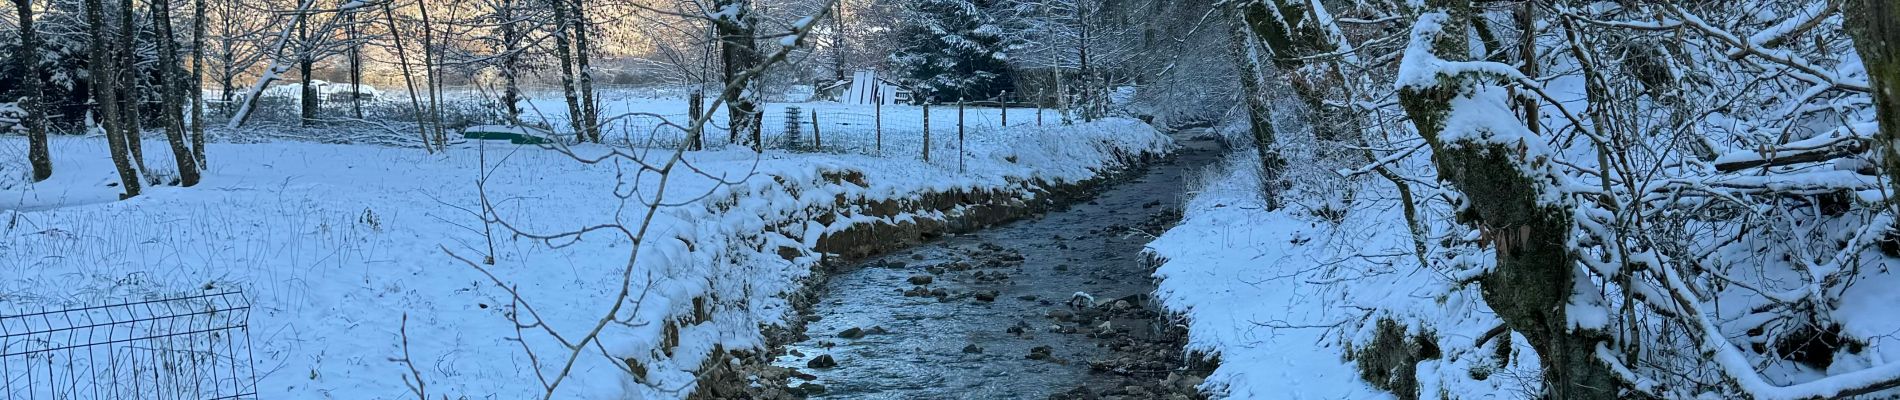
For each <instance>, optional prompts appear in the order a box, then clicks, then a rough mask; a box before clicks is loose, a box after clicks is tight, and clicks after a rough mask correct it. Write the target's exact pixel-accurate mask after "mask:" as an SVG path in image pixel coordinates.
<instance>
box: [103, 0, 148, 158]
mask: <svg viewBox="0 0 1900 400" xmlns="http://www.w3.org/2000/svg"><path fill="white" fill-rule="evenodd" d="M132 10H133V8H132V0H121V1H119V11H120V13H119V41H118V42H117V43H116V45H115V46H114V47H117V48H118V50H119V53H118V54H119V62H120V63H121V65H120V66H119V69H118V72H119V81H118V83H119V84H118V85H115V86H113V87H115V88H117V89H118V90H119V93H120V94H119V101H120V102H122V103H124V104H123V105H122V106H120V107H119V108H120V110H119V114H120V119H122V120H123V121H124V122H121V124H122V125H121V130H120V134H121V135H125V144H126V147H125V149H126V151H128V152H130V153H132V164H133V165H134V166H136V167H138V171H139V172H140V173H147V172H149V171H150V170H148V169H146V168H145V150H144V149H143V147H144V143H143V142H142V141H140V140H139V137H140V136H143V134H144V132H143V131H144V122H145V121H144V118H143V117H141V116H140V114H141V113H140V112H139V106H140V105H142V103H143V101H142V100H141V99H140V97H141V96H143V95H144V94H145V93H144V92H142V91H140V90H139V64H138V54H136V51H137V50H138V48H139V46H138V35H137V32H138V25H135V24H133V23H132V14H133V12H132ZM95 43H96V42H95ZM147 177H149V174H148V175H147Z"/></svg>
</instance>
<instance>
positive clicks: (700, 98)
mask: <svg viewBox="0 0 1900 400" xmlns="http://www.w3.org/2000/svg"><path fill="white" fill-rule="evenodd" d="M705 102H706V95H705V94H704V93H700V92H697V91H695V92H693V95H692V96H690V97H687V98H686V116H687V118H691V119H692V120H693V122H699V109H700V107H701V106H702V105H704V104H705ZM698 129H699V130H700V132H699V134H698V135H694V137H692V138H690V139H693V142H692V143H688V144H687V146H688V147H691V148H692V150H694V151H699V150H705V149H706V128H705V126H699V128H698Z"/></svg>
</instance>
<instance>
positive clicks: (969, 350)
mask: <svg viewBox="0 0 1900 400" xmlns="http://www.w3.org/2000/svg"><path fill="white" fill-rule="evenodd" d="M963 353H964V354H983V348H982V347H976V344H975V343H971V344H970V345H968V346H963Z"/></svg>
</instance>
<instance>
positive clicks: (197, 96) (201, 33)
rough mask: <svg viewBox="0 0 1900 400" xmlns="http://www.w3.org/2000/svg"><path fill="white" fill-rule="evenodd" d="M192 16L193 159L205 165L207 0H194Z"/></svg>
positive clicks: (203, 166) (200, 168)
mask: <svg viewBox="0 0 1900 400" xmlns="http://www.w3.org/2000/svg"><path fill="white" fill-rule="evenodd" d="M191 10H192V16H191V159H192V161H195V162H197V163H198V170H199V171H203V170H204V169H205V168H206V167H205V124H204V119H205V107H204V104H205V90H204V89H205V85H204V78H205V74H204V60H205V50H204V49H205V0H192V7H191Z"/></svg>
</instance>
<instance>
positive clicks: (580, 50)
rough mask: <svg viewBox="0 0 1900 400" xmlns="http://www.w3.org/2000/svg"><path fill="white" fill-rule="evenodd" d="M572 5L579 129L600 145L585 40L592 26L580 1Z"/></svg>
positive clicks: (588, 48) (573, 2) (588, 47)
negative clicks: (578, 82)
mask: <svg viewBox="0 0 1900 400" xmlns="http://www.w3.org/2000/svg"><path fill="white" fill-rule="evenodd" d="M571 4H573V5H574V60H575V61H574V66H575V69H577V71H575V72H577V73H578V75H580V76H579V81H580V95H581V96H580V101H581V127H582V128H585V129H587V136H588V137H589V138H592V140H593V141H594V143H600V105H599V104H597V103H595V102H594V68H593V66H592V65H590V64H589V63H588V58H589V57H590V55H589V53H591V52H592V51H593V50H592V49H593V47H592V46H590V45H589V42H588V39H587V29H588V27H590V26H592V25H591V24H590V23H589V21H588V19H587V10H586V9H584V8H583V7H582V6H581V5H582V2H581V1H580V0H572V1H571Z"/></svg>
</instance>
